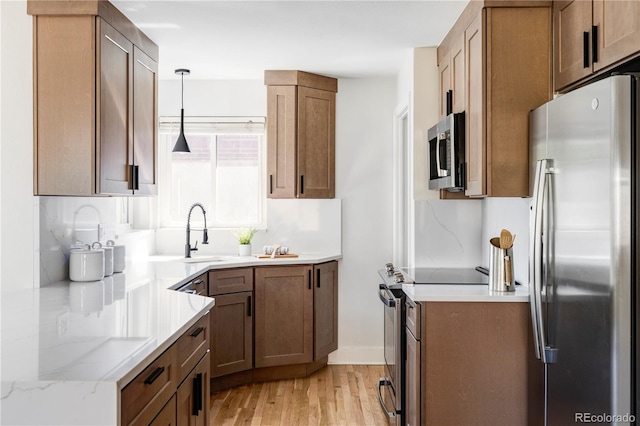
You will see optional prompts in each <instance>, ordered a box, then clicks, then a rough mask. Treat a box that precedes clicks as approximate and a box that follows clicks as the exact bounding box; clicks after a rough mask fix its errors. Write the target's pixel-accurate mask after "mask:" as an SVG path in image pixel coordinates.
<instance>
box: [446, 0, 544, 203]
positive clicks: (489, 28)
mask: <svg viewBox="0 0 640 426" xmlns="http://www.w3.org/2000/svg"><path fill="white" fill-rule="evenodd" d="M438 64H439V67H440V71H441V75H440V82H441V99H440V104H441V108H442V107H443V105H445V106H446V91H447V90H452V94H451V95H450V97H451V101H450V102H451V104H452V111H453V112H460V111H465V156H466V169H465V174H466V188H465V193H464V194H465V195H466V196H468V197H487V196H489V197H523V196H527V195H528V192H529V189H528V188H529V130H528V129H529V127H528V121H529V111H530V110H532V109H534V108H536V107H538V106H540V105H542V104H543V103H545V102H547V101H548V100H549V99H551V93H552V88H551V2H542V1H538V2H536V1H522V2H519V3H516V2H500V1H485V2H475V1H474V2H470V3H469V5H468V6H467V8H466V9H465V10H464V11H463V13H462V15H461V16H460V18H459V19H458V21H457V22H456V24H455V25H454V27H453V28H452V29H451V31H450V32H449V34H448V35H447V36H446V37H445V39H444V40H443V42H442V44H441V45H440V46H439V47H438ZM447 67H448V68H449V72H448V74H449V77H446V76H444V75H443V73H444V74H447V72H446V70H445V69H444V68H447ZM462 69H464V72H463V71H462ZM447 78H448V79H449V80H447ZM447 81H450V82H451V83H450V87H452V88H453V89H447V87H446V86H445V85H444V84H445V83H446V82H447ZM460 98H463V99H464V101H462V100H460ZM443 99H444V101H443ZM443 102H444V103H443ZM445 112H446V111H445ZM445 195H446V194H445ZM454 198H456V197H454Z"/></svg>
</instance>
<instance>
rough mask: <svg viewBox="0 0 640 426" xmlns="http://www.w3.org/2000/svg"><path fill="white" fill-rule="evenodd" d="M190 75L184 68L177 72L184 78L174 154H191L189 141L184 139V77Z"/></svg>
mask: <svg viewBox="0 0 640 426" xmlns="http://www.w3.org/2000/svg"><path fill="white" fill-rule="evenodd" d="M190 73H191V71H189V70H187V69H184V68H180V69H177V70H176V74H180V75H181V76H182V97H181V99H182V107H181V108H180V134H179V135H178V140H177V141H176V144H175V146H174V147H173V152H191V150H190V149H189V144H188V143H187V139H186V138H185V137H184V76H185V74H186V75H189V74H190Z"/></svg>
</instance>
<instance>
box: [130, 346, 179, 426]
mask: <svg viewBox="0 0 640 426" xmlns="http://www.w3.org/2000/svg"><path fill="white" fill-rule="evenodd" d="M175 357H176V352H175V345H173V346H171V347H170V348H169V349H167V350H166V351H164V353H163V354H162V355H160V356H159V357H158V358H156V360H155V361H153V362H152V363H151V364H150V365H149V366H148V367H147V368H145V369H144V370H143V371H142V373H140V374H138V375H137V376H136V378H135V379H133V380H132V381H131V383H129V384H128V385H127V386H125V388H124V389H123V390H122V395H121V398H122V403H121V406H122V424H123V425H143V424H144V425H148V424H149V423H150V422H151V420H153V418H154V417H155V416H156V414H157V413H158V412H160V410H161V409H162V407H163V406H164V405H165V403H166V402H167V401H168V400H169V398H171V396H172V395H173V393H174V392H175V389H176V385H177V382H176V365H175Z"/></svg>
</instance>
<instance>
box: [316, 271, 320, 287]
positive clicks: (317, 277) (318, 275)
mask: <svg viewBox="0 0 640 426" xmlns="http://www.w3.org/2000/svg"><path fill="white" fill-rule="evenodd" d="M316 286H317V287H318V288H320V269H317V270H316Z"/></svg>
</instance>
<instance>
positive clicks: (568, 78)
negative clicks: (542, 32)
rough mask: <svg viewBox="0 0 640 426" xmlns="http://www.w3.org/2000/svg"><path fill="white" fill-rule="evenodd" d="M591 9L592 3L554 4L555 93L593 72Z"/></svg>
mask: <svg viewBox="0 0 640 426" xmlns="http://www.w3.org/2000/svg"><path fill="white" fill-rule="evenodd" d="M614 3H615V2H614ZM591 7H592V4H591V2H590V1H584V0H572V1H554V2H553V40H554V42H553V43H554V49H553V50H554V56H555V60H554V64H555V65H554V67H555V72H554V76H555V82H554V87H555V89H556V90H559V89H560V88H562V87H565V86H567V85H569V84H571V83H573V82H575V81H578V80H580V79H581V78H583V77H585V76H587V75H589V74H591V72H592V68H591V52H590V46H591V40H590V37H591V22H592V19H591V18H592V10H591ZM585 44H586V46H585Z"/></svg>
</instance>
